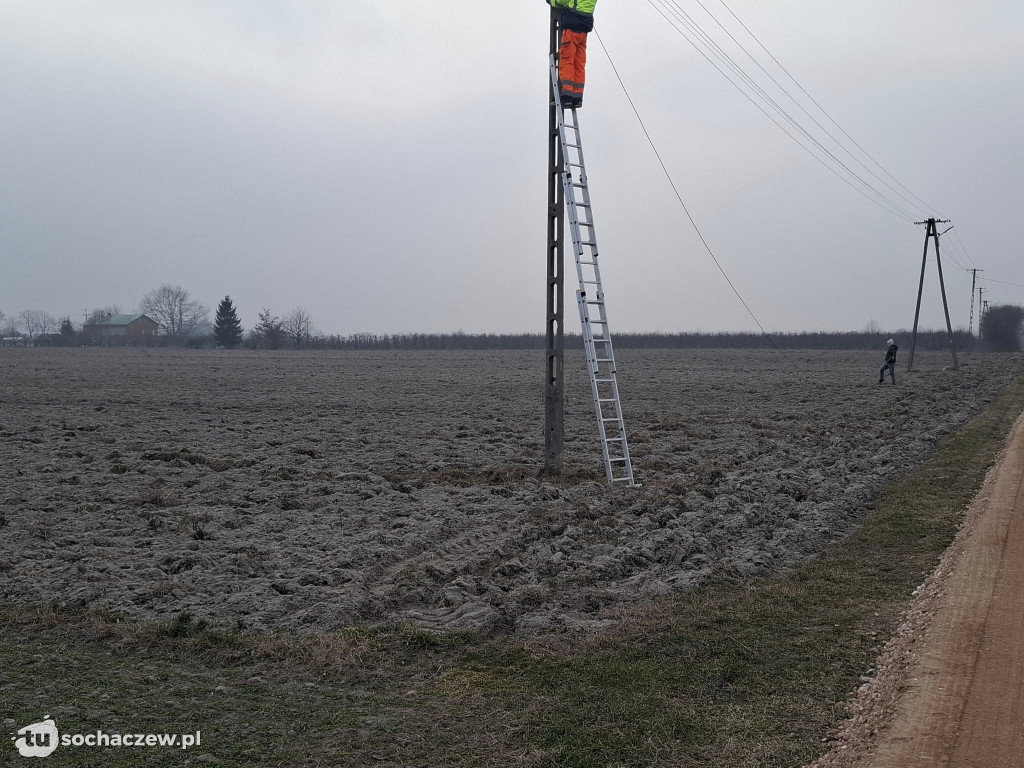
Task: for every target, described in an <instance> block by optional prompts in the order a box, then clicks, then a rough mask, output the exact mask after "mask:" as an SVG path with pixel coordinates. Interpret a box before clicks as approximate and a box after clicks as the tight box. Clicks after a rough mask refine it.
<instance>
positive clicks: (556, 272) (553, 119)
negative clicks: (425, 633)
mask: <svg viewBox="0 0 1024 768" xmlns="http://www.w3.org/2000/svg"><path fill="white" fill-rule="evenodd" d="M560 39H561V31H560V30H559V27H558V16H557V14H556V12H555V9H554V8H552V9H551V39H550V45H549V51H550V55H551V56H554V57H555V58H556V60H557V57H558V46H559V42H560ZM547 79H548V248H547V283H546V286H547V287H546V293H547V315H546V320H545V325H546V328H547V344H546V348H547V352H546V354H547V365H546V370H545V378H544V473H545V474H548V475H559V474H561V472H562V422H563V418H564V414H565V408H564V401H563V393H564V392H563V383H564V382H563V375H562V370H563V367H562V366H563V362H564V351H565V331H564V324H563V320H564V312H563V310H564V307H565V300H564V299H565V291H564V288H563V286H564V264H565V262H564V259H563V256H564V243H563V235H564V230H565V199H564V193H563V190H562V172H563V170H564V166H563V163H564V158H563V157H562V146H561V142H560V141H559V136H558V118H557V115H556V114H555V91H554V84H553V83H552V82H551V77H550V75H548V76H547Z"/></svg>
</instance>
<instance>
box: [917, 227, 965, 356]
mask: <svg viewBox="0 0 1024 768" xmlns="http://www.w3.org/2000/svg"><path fill="white" fill-rule="evenodd" d="M914 223H915V224H927V225H928V229H927V231H926V232H925V235H924V255H923V256H922V257H921V281H920V282H919V283H918V285H917V308H916V309H915V310H914V335H913V337H912V339H911V341H910V357H909V359H908V360H907V371H908V372H909V371H911V370H913V368H914V348H915V347H916V346H917V321H918V319H919V318H920V316H921V293H922V292H923V290H924V268H925V266H926V265H927V263H928V238H935V263H936V264H937V265H938V267H939V290H940V291H941V292H942V311H943V312H945V314H946V331H947V332H948V333H949V346H950V349H952V350H953V370H954V371H959V370H960V361H959V360H957V358H956V342H955V340H954V338H953V325H952V323H950V322H949V304H947V303H946V283H945V282H944V281H943V279H942V258H941V257H940V256H939V231H938V229H937V228H936V226H935V225H936V224H947V223H949V220H948V219H928V220H927V221H915V222H914ZM950 229H952V227H950ZM948 231H949V229H947V230H946V231H945V232H943V234H945V233H946V232H948Z"/></svg>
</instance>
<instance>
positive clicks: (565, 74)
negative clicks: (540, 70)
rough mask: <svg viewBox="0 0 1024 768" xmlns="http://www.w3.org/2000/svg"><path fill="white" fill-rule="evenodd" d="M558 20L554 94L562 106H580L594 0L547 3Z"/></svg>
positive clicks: (592, 25) (572, 107) (563, 0)
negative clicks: (557, 96) (555, 92)
mask: <svg viewBox="0 0 1024 768" xmlns="http://www.w3.org/2000/svg"><path fill="white" fill-rule="evenodd" d="M547 1H548V3H549V4H550V5H551V7H552V8H553V9H554V12H555V13H556V14H557V17H558V25H559V27H560V28H561V30H562V44H561V46H560V47H559V49H558V90H559V96H560V98H561V100H562V106H563V107H566V108H569V109H576V108H577V107H582V106H583V84H584V82H585V81H586V74H585V70H586V66H587V33H588V32H590V30H592V29H593V28H594V6H596V5H597V0H547Z"/></svg>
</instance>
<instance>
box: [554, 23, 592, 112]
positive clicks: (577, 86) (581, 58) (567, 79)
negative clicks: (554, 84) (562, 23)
mask: <svg viewBox="0 0 1024 768" xmlns="http://www.w3.org/2000/svg"><path fill="white" fill-rule="evenodd" d="M586 66H587V33H586V32H573V31H572V30H571V29H563V30H562V45H561V47H560V48H559V49H558V88H559V92H560V95H561V98H562V101H563V102H565V101H567V100H568V101H570V102H578V101H582V100H583V84H584V82H585V81H586V74H585V70H586Z"/></svg>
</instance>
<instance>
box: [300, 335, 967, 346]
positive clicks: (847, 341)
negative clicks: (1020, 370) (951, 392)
mask: <svg viewBox="0 0 1024 768" xmlns="http://www.w3.org/2000/svg"><path fill="white" fill-rule="evenodd" d="M910 335H911V334H910V331H892V332H889V333H872V332H868V331H849V332H825V331H813V332H804V333H777V334H771V341H769V340H768V339H767V338H765V337H764V336H762V335H761V334H759V333H700V332H694V333H614V334H613V335H612V338H613V339H614V341H615V346H617V347H618V348H620V349H771V348H772V346H773V344H772V342H774V343H775V345H777V346H778V347H780V348H781V349H835V350H845V349H870V350H879V349H882V350H884V349H885V342H886V340H887V339H889V338H890V337H892V338H894V339H895V340H896V343H897V344H898V345H899V346H900V347H901V348H903V349H909V346H910ZM955 337H956V345H957V349H958V350H963V351H970V350H971V349H972V348H973V347H974V344H975V337H974V335H973V334H969V333H967V332H966V331H957V332H956V333H955ZM580 343H581V342H580V336H579V334H568V333H567V334H566V339H565V344H566V347H573V346H579V345H580ZM304 346H305V347H306V348H307V349H353V350H389V349H395V350H401V349H405V350H417V349H424V350H431V349H436V350H452V349H544V348H545V337H544V336H543V335H542V334H539V333H500V334H499V333H409V334H379V335H378V334H368V333H357V334H352V335H350V336H339V335H332V336H315V337H313V338H311V339H309V340H308V342H307V343H306V344H305V345H304ZM948 347H949V338H948V336H947V335H946V333H945V331H922V332H919V333H918V335H917V348H918V349H919V350H934V351H941V350H944V349H948Z"/></svg>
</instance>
